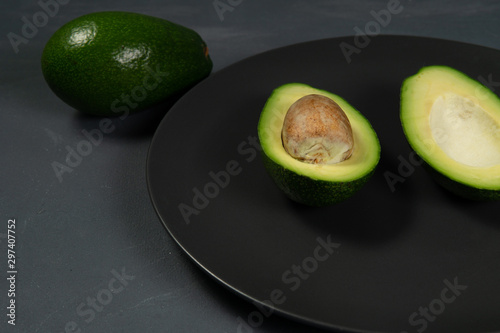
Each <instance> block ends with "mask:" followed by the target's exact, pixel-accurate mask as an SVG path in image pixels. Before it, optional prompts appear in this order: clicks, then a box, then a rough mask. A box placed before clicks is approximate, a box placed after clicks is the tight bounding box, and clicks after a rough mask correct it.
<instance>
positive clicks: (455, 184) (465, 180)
mask: <svg viewBox="0 0 500 333" xmlns="http://www.w3.org/2000/svg"><path fill="white" fill-rule="evenodd" d="M400 118H401V123H402V126H403V130H404V133H405V135H406V138H407V140H408V142H409V144H410V146H411V147H412V148H413V150H414V151H415V152H416V153H417V154H418V155H419V156H420V157H421V158H422V159H423V160H424V161H425V163H426V164H427V166H428V167H429V168H428V169H429V170H431V174H433V175H434V177H435V180H436V181H437V182H438V183H439V184H441V185H442V186H444V187H445V188H446V189H448V190H450V191H451V192H453V193H455V194H458V195H460V196H462V197H465V198H470V199H478V200H497V199H500V99H499V98H498V96H497V95H495V94H494V93H493V92H492V91H491V90H489V89H488V88H486V87H485V86H483V85H482V84H481V83H479V82H478V81H476V80H474V79H472V78H470V77H468V76H467V75H465V74H464V73H462V72H459V71H457V70H455V69H453V68H450V67H446V66H428V67H424V68H422V69H421V70H420V71H419V72H418V73H417V74H415V75H413V76H411V77H409V78H407V79H406V80H405V81H404V82H403V85H402V88H401V113H400Z"/></svg>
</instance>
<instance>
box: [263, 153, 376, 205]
mask: <svg viewBox="0 0 500 333" xmlns="http://www.w3.org/2000/svg"><path fill="white" fill-rule="evenodd" d="M262 160H263V162H264V167H265V168H266V171H267V172H268V174H269V175H270V176H271V178H272V179H273V180H274V182H275V183H276V185H277V186H278V188H279V189H280V190H281V191H283V193H284V194H285V195H286V196H287V197H288V198H290V199H291V200H293V201H295V202H298V203H301V204H304V205H307V206H313V207H325V206H330V205H335V204H338V203H340V202H342V201H345V200H347V199H348V198H350V197H352V196H353V195H354V194H355V193H356V192H358V191H359V190H360V189H361V188H362V187H363V186H364V185H365V183H366V182H368V180H369V179H370V178H371V177H372V175H373V173H374V172H375V169H373V170H372V171H371V172H369V173H368V174H366V175H365V176H363V177H361V178H359V179H356V180H353V181H350V182H328V181H324V180H317V179H311V178H309V177H306V176H303V175H299V174H297V173H295V172H293V171H291V170H288V169H286V168H284V167H283V166H281V165H280V164H279V163H276V162H275V161H273V160H272V159H271V158H269V157H268V156H267V155H266V154H265V153H262Z"/></svg>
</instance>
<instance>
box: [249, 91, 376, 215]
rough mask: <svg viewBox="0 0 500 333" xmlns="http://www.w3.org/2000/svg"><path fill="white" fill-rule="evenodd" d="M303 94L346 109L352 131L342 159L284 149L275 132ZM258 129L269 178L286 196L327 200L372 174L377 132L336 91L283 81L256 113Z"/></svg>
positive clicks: (346, 193) (346, 194) (314, 202)
mask: <svg viewBox="0 0 500 333" xmlns="http://www.w3.org/2000/svg"><path fill="white" fill-rule="evenodd" d="M309 94H319V95H323V96H326V97H328V98H330V99H332V100H333V101H334V102H336V103H337V104H338V105H339V106H340V107H341V108H342V110H343V111H344V112H345V114H346V115H347V117H348V119H349V121H350V123H351V127H352V132H353V137H354V148H353V152H352V155H351V157H350V158H348V159H347V160H345V161H342V162H340V163H336V164H310V163H305V162H303V161H300V160H297V159H295V158H293V157H292V156H290V155H289V154H288V153H287V152H286V151H285V149H284V147H283V142H282V138H281V131H282V127H283V121H284V118H285V115H286V113H287V111H288V109H289V108H290V106H291V105H292V104H293V103H294V102H295V101H297V100H298V99H300V98H301V97H303V96H306V95H309ZM258 135H259V140H260V143H261V145H262V150H263V160H264V166H265V168H266V170H267V172H268V173H269V175H270V176H271V178H272V179H273V180H274V182H275V183H276V184H277V185H278V187H279V188H280V189H281V190H282V191H283V192H284V193H285V194H286V195H287V196H288V197H289V198H290V199H292V200H294V201H296V202H299V203H302V204H306V205H310V206H327V205H332V204H335V203H339V202H342V201H344V200H346V199H348V198H350V197H351V196H353V195H354V194H355V193H356V192H357V191H359V190H360V189H361V188H362V187H363V185H364V184H365V183H366V182H367V181H368V179H369V178H370V177H371V176H372V174H373V172H374V170H375V168H376V166H377V164H378V161H379V159H380V143H379V140H378V137H377V135H376V133H375V131H374V129H373V128H372V126H371V124H370V123H369V121H368V120H367V119H366V118H365V117H364V116H363V115H362V114H361V113H360V112H359V111H357V110H356V109H354V108H353V107H352V106H351V105H350V104H349V103H348V102H346V101H345V100H344V99H342V98H341V97H339V96H337V95H334V94H332V93H330V92H327V91H324V90H320V89H316V88H313V87H311V86H309V85H306V84H302V83H289V84H285V85H283V86H280V87H278V88H277V89H275V90H274V91H273V92H272V94H271V96H270V97H269V99H268V100H267V102H266V104H265V106H264V108H263V110H262V112H261V115H260V119H259V124H258Z"/></svg>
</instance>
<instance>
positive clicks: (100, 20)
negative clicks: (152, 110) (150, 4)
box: [41, 12, 212, 116]
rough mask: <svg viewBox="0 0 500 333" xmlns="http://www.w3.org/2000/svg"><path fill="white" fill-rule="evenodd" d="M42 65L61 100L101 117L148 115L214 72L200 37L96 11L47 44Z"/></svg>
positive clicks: (162, 23)
mask: <svg viewBox="0 0 500 333" xmlns="http://www.w3.org/2000/svg"><path fill="white" fill-rule="evenodd" d="M41 65H42V71H43V75H44V78H45V80H46V82H47V84H48V85H49V87H50V88H51V89H52V90H53V92H54V93H55V94H56V95H57V96H58V97H59V98H61V99H62V100H63V101H64V102H66V103H67V104H69V105H70V106H72V107H73V108H75V109H77V110H79V111H82V112H85V113H89V114H95V115H103V116H104V115H106V116H108V115H122V114H124V113H132V112H137V111H141V110H144V109H146V108H148V107H150V106H153V105H155V104H157V103H159V102H161V101H163V100H165V99H168V98H169V97H172V96H174V95H176V94H179V93H182V92H183V91H185V90H187V89H189V88H190V87H192V86H193V85H195V84H196V83H198V82H199V81H201V80H202V79H204V78H205V77H207V76H208V75H209V74H210V72H211V70H212V61H211V59H210V57H209V55H208V49H207V46H206V43H205V42H204V41H203V40H202V38H201V37H200V36H199V35H198V33H196V32H195V31H193V30H191V29H189V28H186V27H184V26H181V25H178V24H175V23H172V22H170V21H167V20H164V19H161V18H157V17H152V16H148V15H142V14H138V13H130V12H96V13H91V14H87V15H84V16H81V17H78V18H76V19H74V20H72V21H70V22H68V23H67V24H65V25H64V26H62V27H61V28H60V29H59V30H57V31H56V32H55V33H54V34H53V36H52V37H51V38H50V39H49V41H48V42H47V44H46V46H45V48H44V51H43V54H42V59H41Z"/></svg>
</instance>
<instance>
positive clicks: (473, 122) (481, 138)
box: [429, 93, 500, 167]
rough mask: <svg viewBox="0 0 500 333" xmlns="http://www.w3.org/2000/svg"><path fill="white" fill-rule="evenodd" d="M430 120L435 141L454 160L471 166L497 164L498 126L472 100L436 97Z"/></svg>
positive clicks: (499, 157) (499, 152) (499, 161)
mask: <svg viewBox="0 0 500 333" xmlns="http://www.w3.org/2000/svg"><path fill="white" fill-rule="evenodd" d="M429 123H430V128H431V132H432V134H433V138H434V140H435V141H436V144H437V145H438V146H439V147H440V148H441V149H442V150H443V152H444V153H445V154H446V155H448V156H449V157H450V158H452V159H453V160H455V161H457V162H459V163H462V164H465V165H469V166H473V167H490V166H494V165H498V164H500V125H499V124H498V123H496V122H495V120H494V119H493V118H492V117H491V116H490V115H489V114H488V113H487V112H486V111H485V110H484V109H483V108H481V106H479V105H478V104H476V103H474V101H472V100H471V99H469V98H466V97H464V96H460V95H457V94H454V93H447V94H444V95H441V96H439V97H438V98H437V99H436V100H435V101H434V103H433V105H432V107H431V111H430V116H429Z"/></svg>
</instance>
